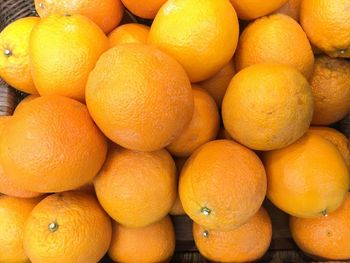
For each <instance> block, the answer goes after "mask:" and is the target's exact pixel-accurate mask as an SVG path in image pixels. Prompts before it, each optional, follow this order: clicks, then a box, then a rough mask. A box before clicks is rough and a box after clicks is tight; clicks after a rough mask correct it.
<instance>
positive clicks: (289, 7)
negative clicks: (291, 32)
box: [275, 0, 302, 21]
mask: <svg viewBox="0 0 350 263" xmlns="http://www.w3.org/2000/svg"><path fill="white" fill-rule="evenodd" d="M301 1H302V0H289V1H287V3H285V4H284V5H283V6H282V7H281V8H279V9H277V10H276V12H275V13H279V14H285V15H287V16H290V17H291V18H293V19H294V20H296V21H299V17H300V5H301Z"/></svg>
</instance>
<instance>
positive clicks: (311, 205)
mask: <svg viewBox="0 0 350 263" xmlns="http://www.w3.org/2000/svg"><path fill="white" fill-rule="evenodd" d="M263 159H264V164H265V168H266V174H267V184H268V187H267V197H268V198H269V199H270V200H271V201H272V202H273V203H274V204H275V205H276V206H277V207H278V208H280V209H281V210H283V211H284V212H286V213H288V214H290V215H293V216H297V217H303V218H312V217H319V216H322V215H327V214H329V213H331V212H333V211H334V210H336V209H337V208H338V207H339V206H340V205H341V204H342V202H343V200H344V198H345V195H346V193H347V191H348V189H349V187H350V183H349V180H350V177H349V171H348V168H347V166H346V163H345V161H344V159H343V157H342V155H341V153H340V152H339V151H338V149H337V148H336V146H335V145H333V144H332V143H331V142H329V141H328V140H326V139H324V138H322V137H321V136H319V135H315V134H312V133H307V134H306V135H304V136H303V137H302V138H301V139H299V140H298V141H297V142H295V143H294V144H292V145H290V146H288V147H285V148H283V149H281V150H275V151H271V152H267V153H265V154H264V158H263Z"/></svg>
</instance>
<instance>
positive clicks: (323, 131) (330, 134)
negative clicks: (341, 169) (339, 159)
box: [309, 126, 350, 171]
mask: <svg viewBox="0 0 350 263" xmlns="http://www.w3.org/2000/svg"><path fill="white" fill-rule="evenodd" d="M309 133H311V134H316V135H320V136H322V137H323V138H324V139H326V140H328V141H330V142H331V143H333V144H334V145H335V146H336V147H337V148H338V150H339V152H340V153H341V155H342V156H343V158H344V160H345V163H346V165H347V166H348V168H349V171H350V145H349V139H348V138H346V136H345V135H344V134H342V133H341V132H339V131H337V130H335V129H332V128H329V127H315V126H314V127H310V129H309Z"/></svg>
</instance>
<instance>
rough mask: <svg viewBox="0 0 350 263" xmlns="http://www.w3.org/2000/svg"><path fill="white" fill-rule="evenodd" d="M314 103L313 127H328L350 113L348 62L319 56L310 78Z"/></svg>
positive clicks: (349, 66) (349, 65)
mask: <svg viewBox="0 0 350 263" xmlns="http://www.w3.org/2000/svg"><path fill="white" fill-rule="evenodd" d="M310 84H311V87H312V93H313V97H314V101H315V111H314V116H313V118H312V122H311V123H312V124H314V125H329V124H331V123H335V122H337V121H340V120H341V119H343V118H344V117H345V116H346V115H347V114H348V113H349V112H350V62H348V61H346V60H345V59H341V58H330V57H328V56H320V57H317V58H316V61H315V68H314V71H313V74H312V75H311V78H310Z"/></svg>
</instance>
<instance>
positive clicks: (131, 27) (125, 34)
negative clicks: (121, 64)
mask: <svg viewBox="0 0 350 263" xmlns="http://www.w3.org/2000/svg"><path fill="white" fill-rule="evenodd" d="M149 29H150V28H149V27H148V26H145V25H141V24H137V23H130V24H124V25H121V26H119V27H117V28H116V29H114V30H113V31H112V32H111V33H109V35H108V41H109V46H110V47H114V46H116V45H120V44H127V43H139V44H146V43H147V38H148V33H149Z"/></svg>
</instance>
